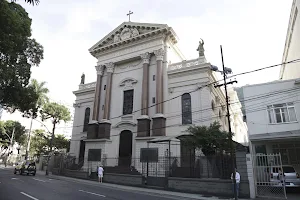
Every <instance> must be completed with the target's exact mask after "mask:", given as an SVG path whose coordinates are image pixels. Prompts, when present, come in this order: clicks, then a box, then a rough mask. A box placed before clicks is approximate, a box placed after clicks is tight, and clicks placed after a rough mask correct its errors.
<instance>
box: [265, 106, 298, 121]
mask: <svg viewBox="0 0 300 200" xmlns="http://www.w3.org/2000/svg"><path fill="white" fill-rule="evenodd" d="M267 108H268V115H269V122H270V123H271V124H278V123H286V122H296V121H297V118H296V111H295V106H294V103H282V104H274V105H270V106H268V107H267Z"/></svg>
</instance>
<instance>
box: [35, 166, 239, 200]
mask: <svg viewBox="0 0 300 200" xmlns="http://www.w3.org/2000/svg"><path fill="white" fill-rule="evenodd" d="M37 174H38V175H45V171H37ZM49 178H52V179H58V180H64V181H71V182H77V183H82V184H86V185H92V186H99V187H107V188H110V189H111V188H114V189H118V190H123V191H124V190H125V191H128V190H130V191H132V192H138V193H149V194H159V195H167V196H174V197H181V198H188V199H200V200H218V199H224V200H226V199H229V198H219V197H214V196H204V195H201V194H189V193H181V192H172V191H166V190H158V189H150V188H142V187H131V186H124V185H116V184H111V183H101V184H100V183H98V182H96V181H91V180H83V179H76V178H71V177H66V176H57V175H52V174H51V173H49ZM240 200H245V199H240Z"/></svg>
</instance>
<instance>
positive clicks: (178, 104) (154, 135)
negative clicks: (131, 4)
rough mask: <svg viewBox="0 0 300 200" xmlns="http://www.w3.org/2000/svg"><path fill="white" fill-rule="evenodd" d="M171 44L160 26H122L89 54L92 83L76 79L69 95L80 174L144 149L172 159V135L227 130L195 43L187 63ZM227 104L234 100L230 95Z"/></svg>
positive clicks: (176, 150) (236, 118)
mask: <svg viewBox="0 0 300 200" xmlns="http://www.w3.org/2000/svg"><path fill="white" fill-rule="evenodd" d="M176 44H177V36H176V33H175V32H174V30H173V29H172V28H171V27H169V26H168V25H166V24H147V23H135V22H124V23H122V24H121V25H120V26H118V27H117V28H116V29H114V30H113V31H112V32H111V33H109V34H108V35H107V36H105V37H104V38H103V39H102V40H100V41H99V42H98V43H96V44H95V45H94V46H93V47H91V48H90V49H89V51H90V53H91V55H92V56H94V57H95V58H97V60H98V61H97V65H96V67H95V68H96V70H95V72H96V73H95V77H96V82H92V83H86V84H85V83H84V81H82V83H81V84H80V85H79V89H78V90H76V91H74V92H73V93H74V94H75V95H76V101H75V103H74V107H75V114H74V124H73V131H72V139H71V147H70V154H71V155H73V156H76V160H77V162H78V163H82V164H83V167H84V168H85V169H87V168H90V167H91V165H92V166H96V165H99V163H102V164H104V162H105V165H110V166H114V165H120V164H124V165H134V163H133V162H136V159H135V158H139V157H140V153H141V149H143V148H149V147H151V148H153V149H156V150H157V152H158V155H159V156H165V155H166V154H168V155H172V156H178V157H179V156H181V154H182V152H183V150H182V148H181V145H180V137H181V136H184V135H186V134H187V133H186V129H187V128H188V127H189V126H190V125H192V124H195V125H209V124H210V123H212V122H214V121H219V122H220V123H221V125H222V128H223V129H224V130H227V129H228V123H227V120H226V117H225V115H226V107H225V105H226V104H225V96H224V93H223V91H222V90H221V89H220V88H215V87H214V86H213V85H210V83H213V82H215V81H216V80H217V79H216V76H215V74H214V72H213V71H212V70H211V64H210V63H209V62H207V61H206V58H205V55H204V48H203V45H204V43H203V41H202V43H201V42H200V43H199V47H198V49H197V50H198V51H199V57H198V58H196V59H193V60H185V57H184V56H183V54H182V53H181V52H180V50H179V49H178V47H177V46H176ZM195 49H196V48H195ZM206 85H208V86H206ZM232 98H236V99H237V96H236V95H235V94H234V92H233V95H232ZM231 100H232V101H238V99H237V100H235V99H231ZM235 106H236V105H235ZM235 111H238V112H235V114H232V120H233V122H232V123H234V124H235V125H234V127H237V130H239V131H238V132H239V133H238V134H236V140H240V141H238V142H241V143H242V142H246V141H244V140H246V139H245V138H246V134H247V130H246V126H245V124H244V123H243V121H242V114H241V112H239V110H236V108H235ZM155 141H161V143H159V142H155ZM163 141H165V142H166V141H167V143H168V145H166V144H164V142H163ZM110 158H118V159H110ZM133 160H134V161H133Z"/></svg>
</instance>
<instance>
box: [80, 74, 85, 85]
mask: <svg viewBox="0 0 300 200" xmlns="http://www.w3.org/2000/svg"><path fill="white" fill-rule="evenodd" d="M84 82H85V74H84V73H82V75H81V81H80V84H84Z"/></svg>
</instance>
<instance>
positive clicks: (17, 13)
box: [0, 0, 44, 112]
mask: <svg viewBox="0 0 300 200" xmlns="http://www.w3.org/2000/svg"><path fill="white" fill-rule="evenodd" d="M0 30H1V31H0V104H1V105H2V106H3V107H4V108H6V109H9V108H10V109H11V111H14V110H15V109H19V110H20V111H21V112H23V111H27V110H30V109H32V107H33V108H34V106H35V104H36V101H37V98H38V96H37V95H36V94H35V92H34V89H33V88H32V87H29V86H28V83H29V79H30V76H31V71H30V69H31V67H33V66H38V65H39V64H40V62H41V60H42V59H43V51H44V50H43V47H42V46H41V45H40V44H39V43H38V42H37V41H36V40H35V39H33V38H31V19H30V18H29V16H28V13H27V12H26V11H25V9H24V8H23V7H22V6H20V5H19V4H16V3H14V2H7V1H6V0H0Z"/></svg>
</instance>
